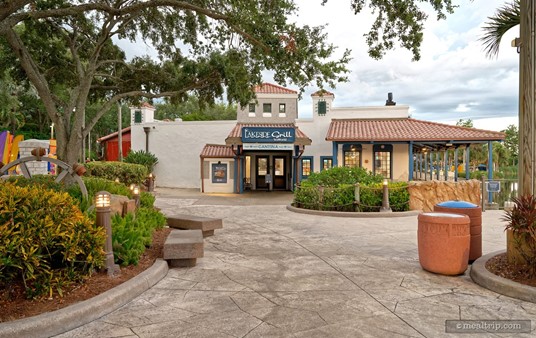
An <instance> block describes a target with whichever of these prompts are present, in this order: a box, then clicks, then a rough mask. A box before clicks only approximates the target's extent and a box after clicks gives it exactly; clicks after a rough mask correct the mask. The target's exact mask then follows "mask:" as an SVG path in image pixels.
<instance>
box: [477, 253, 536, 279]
mask: <svg viewBox="0 0 536 338" xmlns="http://www.w3.org/2000/svg"><path fill="white" fill-rule="evenodd" d="M486 269H488V271H489V272H491V273H493V274H495V275H497V276H500V277H503V278H506V279H510V280H513V281H515V282H518V283H521V284H525V285H529V286H535V287H536V276H534V277H531V276H530V275H529V273H528V271H527V268H526V267H524V266H523V265H514V264H509V263H508V260H507V259H506V253H502V254H500V255H497V256H495V257H493V258H491V259H490V260H488V261H487V262H486Z"/></svg>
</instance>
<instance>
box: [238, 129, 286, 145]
mask: <svg viewBox="0 0 536 338" xmlns="http://www.w3.org/2000/svg"><path fill="white" fill-rule="evenodd" d="M295 138H296V130H295V129H294V128H268V127H247V128H246V127H245V128H242V142H244V143H294V140H295Z"/></svg>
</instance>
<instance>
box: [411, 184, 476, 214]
mask: <svg viewBox="0 0 536 338" xmlns="http://www.w3.org/2000/svg"><path fill="white" fill-rule="evenodd" d="M480 185H481V183H480V181H478V180H468V181H459V182H444V181H425V182H409V186H408V191H409V209H410V210H423V211H425V212H427V211H433V210H434V205H436V204H437V203H441V202H444V201H452V200H459V201H467V202H471V203H474V204H476V205H480V194H481V187H480Z"/></svg>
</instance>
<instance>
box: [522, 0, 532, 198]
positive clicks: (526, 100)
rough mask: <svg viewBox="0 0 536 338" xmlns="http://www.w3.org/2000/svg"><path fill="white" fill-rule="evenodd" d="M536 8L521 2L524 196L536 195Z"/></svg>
mask: <svg viewBox="0 0 536 338" xmlns="http://www.w3.org/2000/svg"><path fill="white" fill-rule="evenodd" d="M535 14H536V10H535V4H534V1H532V0H521V18H520V19H521V25H520V38H521V50H520V55H519V162H518V163H519V168H518V170H519V175H518V176H519V191H520V193H521V194H534V192H535V189H534V188H535V183H536V182H535V169H536V168H535V163H534V161H535V158H536V144H535V141H536V140H535V132H536V118H535V117H536V116H535V110H534V108H535V102H534V99H535V95H534V89H535V87H534V81H535V74H534V71H535V59H536V53H535V49H534V48H535V47H536V37H535V16H536V15H535Z"/></svg>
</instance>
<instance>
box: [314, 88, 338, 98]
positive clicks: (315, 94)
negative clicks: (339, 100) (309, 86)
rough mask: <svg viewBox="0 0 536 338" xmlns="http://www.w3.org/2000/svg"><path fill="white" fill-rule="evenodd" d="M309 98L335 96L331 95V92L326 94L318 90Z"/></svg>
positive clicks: (323, 90)
mask: <svg viewBox="0 0 536 338" xmlns="http://www.w3.org/2000/svg"><path fill="white" fill-rule="evenodd" d="M311 96H333V97H335V94H333V93H332V92H328V91H327V90H325V89H320V90H317V91H316V92H314V93H312V94H311Z"/></svg>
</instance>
